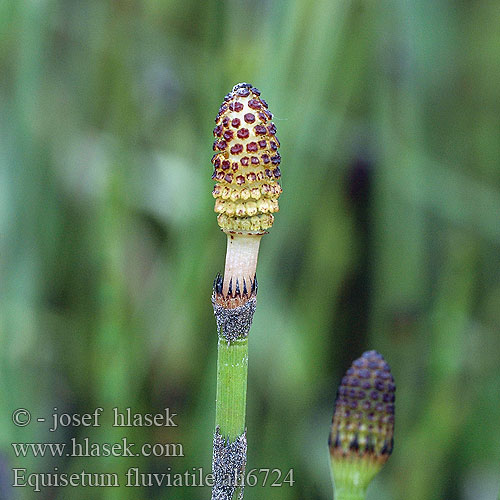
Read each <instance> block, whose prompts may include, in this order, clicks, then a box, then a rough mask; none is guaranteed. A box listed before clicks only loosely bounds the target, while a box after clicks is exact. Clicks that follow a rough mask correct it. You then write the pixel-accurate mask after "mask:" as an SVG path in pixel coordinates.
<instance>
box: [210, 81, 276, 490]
mask: <svg viewBox="0 0 500 500" xmlns="http://www.w3.org/2000/svg"><path fill="white" fill-rule="evenodd" d="M267 108H268V106H267V103H266V101H265V100H264V99H262V98H261V97H260V91H259V90H258V89H256V88H255V87H253V86H252V85H250V84H248V83H239V84H238V85H235V86H234V87H233V90H232V91H231V92H230V93H229V94H227V95H226V96H225V98H224V102H223V103H222V105H221V107H220V109H219V113H218V114H217V117H216V119H215V122H216V127H215V129H214V136H215V138H216V139H215V142H214V145H213V149H214V151H215V154H214V156H213V157H212V163H213V165H214V173H213V175H212V179H215V180H216V181H217V183H216V185H215V187H214V190H213V193H212V194H213V196H214V198H215V209H214V210H215V212H216V213H217V214H218V216H217V222H218V224H219V226H220V227H221V228H222V230H223V231H224V232H225V233H226V235H227V250H226V264H225V269H224V276H220V275H217V277H216V279H215V281H214V288H213V294H212V304H213V307H214V314H215V319H216V324H217V333H218V359H217V397H216V410H215V433H214V441H213V445H214V448H213V462H212V470H213V475H214V487H213V490H212V500H232V499H233V498H240V499H241V498H243V482H244V474H245V466H246V451H247V440H246V427H245V412H246V392H247V372H248V333H249V330H250V326H251V324H252V319H253V314H254V312H255V308H256V304H257V277H256V268H257V258H258V253H259V245H260V240H261V238H262V236H263V235H264V234H266V232H267V230H268V229H269V228H270V227H271V226H272V225H273V221H274V216H273V213H274V212H277V211H278V210H279V207H278V197H279V195H280V194H281V186H280V184H279V179H280V177H281V172H280V168H279V164H280V162H281V157H280V155H279V153H278V147H279V141H278V139H277V137H276V135H275V134H276V127H275V125H274V123H272V122H271V119H272V114H271V113H270V112H269V111H268V109H267Z"/></svg>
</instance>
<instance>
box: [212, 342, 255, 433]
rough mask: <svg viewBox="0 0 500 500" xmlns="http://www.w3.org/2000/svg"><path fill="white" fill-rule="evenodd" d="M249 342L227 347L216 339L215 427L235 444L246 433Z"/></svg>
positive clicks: (232, 344) (226, 344)
mask: <svg viewBox="0 0 500 500" xmlns="http://www.w3.org/2000/svg"><path fill="white" fill-rule="evenodd" d="M247 373H248V338H244V339H238V340H236V341H233V342H232V343H231V344H228V343H227V342H226V340H225V339H221V338H219V346H218V359H217V400H216V408H215V424H216V426H219V429H220V433H221V435H222V436H224V437H226V438H229V439H230V440H231V441H234V440H235V439H236V438H237V437H238V436H240V435H241V434H243V432H245V413H246V396H247Z"/></svg>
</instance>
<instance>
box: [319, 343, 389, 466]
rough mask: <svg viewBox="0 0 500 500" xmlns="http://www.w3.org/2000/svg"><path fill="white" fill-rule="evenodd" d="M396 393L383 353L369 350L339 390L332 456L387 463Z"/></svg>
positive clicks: (331, 437) (332, 438)
mask: <svg viewBox="0 0 500 500" xmlns="http://www.w3.org/2000/svg"><path fill="white" fill-rule="evenodd" d="M395 391H396V386H395V385H394V379H393V377H392V374H391V369H390V367H389V365H388V364H387V363H386V362H385V360H384V358H383V357H382V355H381V354H379V353H378V352H376V351H367V352H365V353H364V354H363V355H362V356H361V357H360V358H358V359H357V360H356V361H354V363H353V364H352V366H351V367H350V368H349V369H348V370H347V372H346V374H345V376H344V378H343V379H342V383H341V384H340V387H339V389H338V391H337V399H336V401H335V413H334V415H333V421H332V429H331V433H330V438H329V446H330V453H331V455H332V457H334V458H343V457H349V458H362V457H364V458H369V459H372V460H374V461H377V462H379V463H381V464H382V463H384V462H386V461H387V459H388V458H389V456H390V454H391V453H392V448H393V434H394V402H395Z"/></svg>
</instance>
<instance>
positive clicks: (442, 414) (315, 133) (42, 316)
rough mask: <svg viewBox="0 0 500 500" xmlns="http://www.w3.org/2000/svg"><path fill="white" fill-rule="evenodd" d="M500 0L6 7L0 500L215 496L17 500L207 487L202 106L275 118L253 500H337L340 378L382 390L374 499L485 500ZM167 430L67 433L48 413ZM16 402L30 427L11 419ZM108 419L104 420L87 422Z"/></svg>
mask: <svg viewBox="0 0 500 500" xmlns="http://www.w3.org/2000/svg"><path fill="white" fill-rule="evenodd" d="M499 26H500V3H499V2H498V1H497V0H491V1H488V0H481V1H479V0H478V1H475V2H471V1H465V0H462V1H458V2H452V1H450V0H447V1H446V0H419V1H417V2H412V1H410V0H401V1H395V0H393V1H390V0H389V1H387V2H372V1H367V0H363V1H361V0H360V1H341V0H314V1H313V0H291V1H288V2H285V1H274V2H273V1H271V0H256V1H254V2H248V1H239V0H238V1H237V0H234V1H220V0H205V1H203V2H201V1H194V0H184V1H182V2H181V1H174V0H163V1H160V0H151V1H147V2H139V1H133V0H121V1H118V0H116V1H105V0H87V1H77V0H64V1H63V0H37V1H34V0H16V1H14V0H3V1H2V2H1V3H0V110H1V111H0V293H1V303H0V363H1V368H0V369H1V372H0V415H1V420H0V450H1V451H0V498H2V499H7V500H10V499H31V498H39V499H44V500H45V499H72V500H73V499H75V500H79V499H85V500H87V499H89V498H92V499H106V500H107V499H149V498H152V499H163V498H169V499H195V500H199V499H201V498H209V497H210V489H209V488H192V487H191V488H190V487H184V488H144V489H134V488H124V487H122V488H119V489H118V488H115V489H112V488H107V489H90V488H44V489H43V491H42V492H41V493H34V492H33V491H32V489H31V488H29V487H26V488H16V489H14V488H11V487H10V485H11V484H12V481H13V473H12V470H11V469H12V468H13V467H24V468H26V469H27V473H31V472H53V470H54V467H58V469H59V471H60V472H80V471H81V470H82V469H85V470H86V471H88V472H103V471H105V472H117V473H120V474H123V473H124V471H125V470H127V468H128V467H132V466H133V467H136V466H137V467H140V468H141V471H143V472H166V471H168V468H169V467H170V468H171V472H172V473H175V472H183V471H185V470H189V469H190V468H192V467H195V468H197V467H203V468H204V469H205V472H208V471H209V470H210V465H211V464H210V462H211V447H212V432H213V424H214V402H215V374H216V333H215V322H214V319H213V314H212V307H211V303H210V294H211V285H212V280H213V278H214V277H215V274H216V273H217V271H220V270H222V269H223V266H224V253H225V243H226V242H225V240H226V238H225V236H224V235H223V234H222V233H221V232H220V231H219V230H218V226H217V223H216V217H215V214H214V213H213V199H212V197H211V194H210V193H211V189H212V181H211V179H210V176H211V173H212V166H211V164H210V158H211V155H212V150H211V144H212V135H211V133H212V128H213V125H214V123H213V120H214V118H215V115H216V113H217V110H218V108H219V105H220V103H221V101H222V98H223V96H224V95H225V94H226V93H227V92H228V91H229V90H230V89H231V87H232V86H233V85H234V84H235V83H237V82H241V81H248V82H251V83H253V84H254V85H256V86H257V87H258V88H259V89H260V90H261V91H262V95H263V97H264V98H265V99H266V100H267V101H268V102H269V104H270V109H271V111H272V112H273V113H274V115H275V120H274V121H275V123H276V125H277V128H278V137H279V139H280V141H281V144H282V147H281V155H282V157H283V162H282V167H283V168H282V172H283V188H284V194H283V195H282V197H281V199H280V207H281V212H280V213H279V214H277V216H276V222H275V225H274V227H273V228H272V230H271V234H270V235H268V236H266V237H265V238H264V239H263V242H262V245H261V253H260V261H259V267H258V276H259V284H260V290H259V306H258V309H257V313H256V317H255V321H254V326H253V329H252V332H251V337H250V339H251V342H250V369H249V389H248V397H249V400H248V418H247V423H248V440H249V457H248V469H252V468H257V469H258V468H271V469H273V468H277V469H281V470H283V471H285V472H286V471H288V469H290V468H293V469H294V479H295V481H296V482H295V485H294V486H293V487H292V488H290V487H288V486H286V485H285V486H283V487H281V488H270V487H267V488H266V489H261V488H257V487H256V488H247V491H246V494H245V498H247V499H248V500H251V499H262V498H266V499H267V498H269V499H284V500H292V499H304V498H305V499H313V500H314V499H331V498H332V493H331V485H330V477H329V468H328V467H329V464H328V451H327V437H328V432H329V425H330V420H331V416H332V411H333V402H334V398H335V393H336V387H337V385H338V383H339V381H340V378H341V376H342V374H343V372H344V371H345V370H346V368H347V367H348V366H349V364H350V363H351V361H352V360H353V359H354V358H356V357H358V356H359V355H360V354H361V353H362V352H363V351H364V350H367V349H377V350H379V351H380V352H381V353H382V354H383V355H384V356H385V358H386V359H387V361H388V362H389V363H390V365H391V366H392V369H393V373H394V377H395V379H396V383H397V387H398V389H397V400H396V403H397V405H396V416H397V418H396V434H395V450H394V454H393V456H392V457H391V459H390V460H389V462H388V464H387V466H386V467H385V468H384V470H383V472H382V473H381V474H380V475H379V476H378V477H377V478H376V480H375V482H374V484H372V486H371V487H370V491H369V499H370V500H376V499H380V500H382V499H386V500H389V499H394V500H396V499H402V498H404V499H406V500H427V499H429V500H438V499H439V500H449V499H452V500H453V499H459V500H469V499H470V500H493V499H495V498H496V496H497V491H498V485H499V482H500V481H499V476H500V446H499V442H500V425H499V422H500V404H499V400H500V370H499V365H500V362H499V361H500V337H499V325H500V258H499V250H500V168H499V157H500V30H499ZM114 406H119V407H120V408H125V407H131V408H132V409H133V411H136V412H143V413H146V412H152V413H156V412H161V411H162V409H163V408H166V407H169V408H171V410H172V411H173V412H175V413H177V414H178V416H177V417H176V422H177V423H178V427H176V428H172V427H163V428H162V427H160V428H147V427H143V428H133V429H119V428H118V429H117V428H112V427H111V426H110V422H109V421H106V420H103V422H104V423H103V425H102V426H101V427H99V428H82V427H80V428H65V429H61V430H60V431H58V432H55V433H50V432H49V431H48V428H49V426H48V425H47V424H42V423H38V422H36V418H38V417H45V418H47V419H48V421H50V420H49V417H50V415H51V413H52V412H53V408H54V407H57V408H58V409H59V411H61V412H72V413H85V412H92V411H93V410H94V409H95V408H96V407H103V408H104V409H105V414H106V415H108V416H109V414H110V413H111V408H113V407H114ZM17 408H27V409H29V410H30V411H31V412H32V415H33V421H32V423H31V424H30V425H28V426H26V427H16V426H14V424H13V423H12V422H11V415H12V412H13V411H14V410H15V409H17ZM106 422H107V424H106ZM124 436H126V437H127V438H128V439H129V441H131V442H137V443H142V442H152V443H154V442H170V443H182V445H183V448H184V455H185V456H184V457H171V458H157V459H152V458H140V459H139V458H133V459H126V458H105V457H100V458H77V457H73V458H71V459H70V458H67V457H62V458H47V457H45V458H42V457H37V458H31V459H30V458H22V459H16V458H15V455H14V452H13V449H12V446H11V444H10V443H12V442H69V440H70V439H71V438H72V437H76V438H78V439H83V438H84V437H89V438H90V439H91V440H93V441H96V442H114V441H119V440H120V438H122V437H124Z"/></svg>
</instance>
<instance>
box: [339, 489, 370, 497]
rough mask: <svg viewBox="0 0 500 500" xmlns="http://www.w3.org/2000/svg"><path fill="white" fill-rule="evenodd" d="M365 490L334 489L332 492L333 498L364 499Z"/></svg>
mask: <svg viewBox="0 0 500 500" xmlns="http://www.w3.org/2000/svg"><path fill="white" fill-rule="evenodd" d="M365 498H366V490H361V489H352V490H346V489H340V488H339V489H335V490H334V494H333V499H334V500H365Z"/></svg>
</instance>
